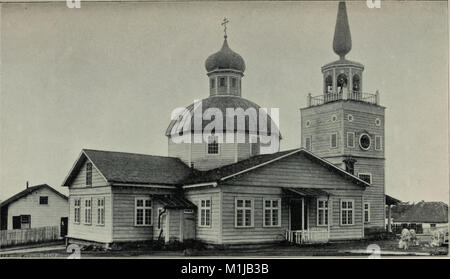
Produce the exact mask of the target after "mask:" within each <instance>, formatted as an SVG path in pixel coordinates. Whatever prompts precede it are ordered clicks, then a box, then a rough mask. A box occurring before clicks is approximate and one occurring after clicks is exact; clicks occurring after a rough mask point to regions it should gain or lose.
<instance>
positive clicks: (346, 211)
mask: <svg viewBox="0 0 450 279" xmlns="http://www.w3.org/2000/svg"><path fill="white" fill-rule="evenodd" d="M353 212H354V202H353V200H342V201H341V225H353V217H354V214H353Z"/></svg>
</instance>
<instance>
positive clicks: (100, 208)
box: [97, 198, 105, 225]
mask: <svg viewBox="0 0 450 279" xmlns="http://www.w3.org/2000/svg"><path fill="white" fill-rule="evenodd" d="M104 224H105V198H98V199H97V225H104Z"/></svg>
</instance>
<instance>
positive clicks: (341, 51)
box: [333, 1, 352, 59]
mask: <svg viewBox="0 0 450 279" xmlns="http://www.w3.org/2000/svg"><path fill="white" fill-rule="evenodd" d="M351 49H352V37H351V35H350V27H349V24H348V18H347V9H346V6H345V2H343V1H341V2H339V8H338V13H337V19H336V27H335V29H334V39H333V50H334V52H335V53H336V54H337V55H339V57H340V58H341V59H344V58H345V55H346V54H347V53H349V52H350V50H351Z"/></svg>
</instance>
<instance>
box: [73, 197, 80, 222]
mask: <svg viewBox="0 0 450 279" xmlns="http://www.w3.org/2000/svg"><path fill="white" fill-rule="evenodd" d="M80 207H81V199H75V200H74V201H73V210H74V214H73V221H74V222H75V223H80V213H81V212H80Z"/></svg>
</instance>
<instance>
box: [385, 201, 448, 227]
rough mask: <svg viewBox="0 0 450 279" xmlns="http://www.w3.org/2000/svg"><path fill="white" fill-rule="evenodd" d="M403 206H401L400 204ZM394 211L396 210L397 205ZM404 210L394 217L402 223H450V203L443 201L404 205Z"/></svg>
mask: <svg viewBox="0 0 450 279" xmlns="http://www.w3.org/2000/svg"><path fill="white" fill-rule="evenodd" d="M400 207H401V206H400ZM393 211H396V209H395V207H394V208H393ZM402 211H403V212H402V213H401V214H400V216H398V217H395V216H394V217H393V218H394V222H402V223H448V205H447V204H445V203H443V202H425V201H421V202H418V203H416V204H410V205H403V210H402Z"/></svg>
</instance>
